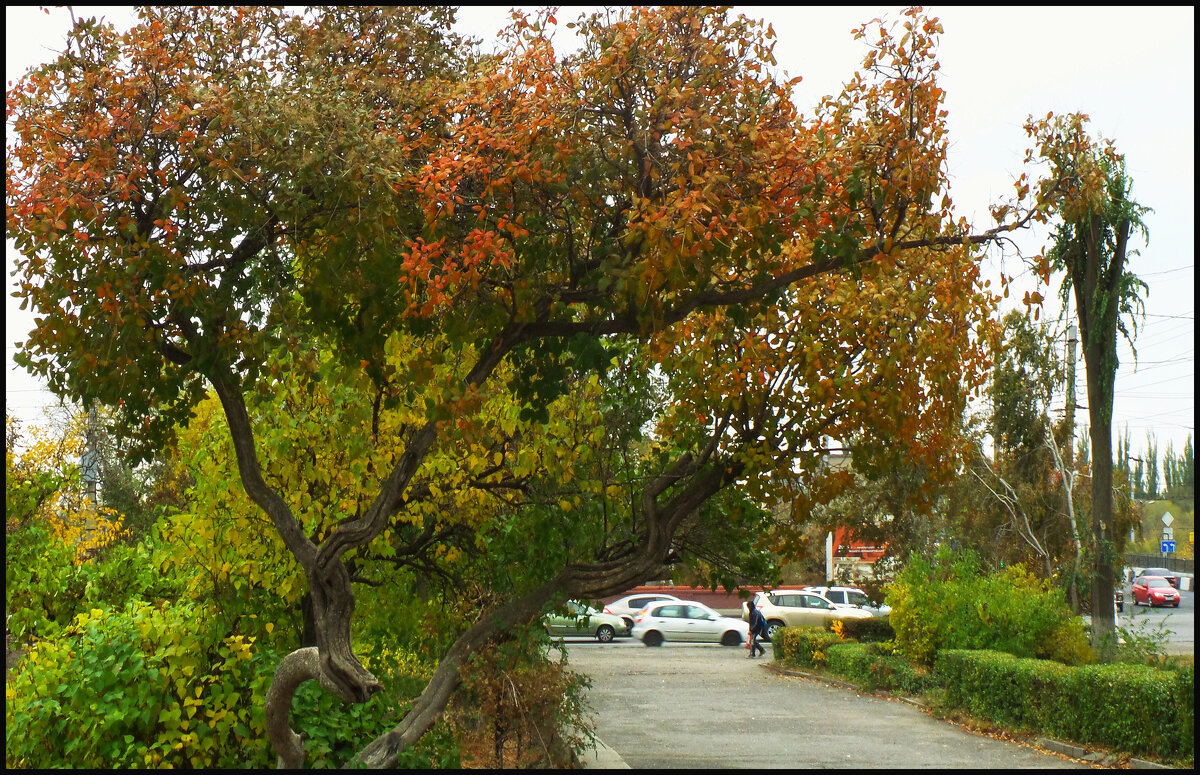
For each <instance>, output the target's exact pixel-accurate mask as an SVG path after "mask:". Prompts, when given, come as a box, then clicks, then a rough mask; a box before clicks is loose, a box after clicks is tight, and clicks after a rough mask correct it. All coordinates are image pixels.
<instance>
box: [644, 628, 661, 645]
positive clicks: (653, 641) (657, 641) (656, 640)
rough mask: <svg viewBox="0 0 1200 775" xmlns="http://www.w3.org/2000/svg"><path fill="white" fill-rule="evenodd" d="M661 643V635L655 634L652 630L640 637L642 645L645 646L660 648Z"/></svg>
mask: <svg viewBox="0 0 1200 775" xmlns="http://www.w3.org/2000/svg"><path fill="white" fill-rule="evenodd" d="M662 642H663V636H662V633H659V632H655V631H654V630H651V631H650V632H648V633H646V634H645V635H643V636H642V643H645V644H646V645H647V646H661V645H662Z"/></svg>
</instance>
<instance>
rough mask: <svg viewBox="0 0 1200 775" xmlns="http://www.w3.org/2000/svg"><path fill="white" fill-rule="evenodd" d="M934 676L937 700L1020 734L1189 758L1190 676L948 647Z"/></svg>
mask: <svg viewBox="0 0 1200 775" xmlns="http://www.w3.org/2000/svg"><path fill="white" fill-rule="evenodd" d="M934 675H935V679H936V680H937V681H938V682H939V684H941V685H942V686H943V687H944V689H945V693H944V702H945V703H946V704H947V706H949V707H955V708H962V709H965V710H967V711H968V712H970V713H971V714H973V715H976V716H980V717H982V718H986V719H989V720H991V721H993V722H995V723H997V724H1000V725H1003V726H1005V727H1008V728H1011V729H1016V730H1019V731H1032V732H1036V733H1038V734H1044V735H1049V736H1052V737H1058V738H1062V739H1067V740H1074V741H1076V742H1078V743H1084V744H1087V743H1099V744H1102V745H1107V746H1111V747H1114V748H1117V749H1119V750H1122V751H1128V752H1131V753H1135V754H1152V755H1159V756H1165V757H1176V756H1190V755H1194V753H1195V740H1194V732H1195V672H1194V670H1192V669H1185V670H1179V671H1172V670H1159V669H1155V668H1152V667H1147V666H1145V665H1124V664H1117V665H1082V666H1074V667H1072V666H1067V665H1062V664H1059V663H1057V662H1051V661H1048V660H1039V659H1021V658H1017V657H1014V656H1012V655H1011V654H1004V653H1000V652H996V651H970V650H963V649H950V650H946V651H943V652H941V653H940V654H939V655H938V660H937V664H936V666H935V668H934Z"/></svg>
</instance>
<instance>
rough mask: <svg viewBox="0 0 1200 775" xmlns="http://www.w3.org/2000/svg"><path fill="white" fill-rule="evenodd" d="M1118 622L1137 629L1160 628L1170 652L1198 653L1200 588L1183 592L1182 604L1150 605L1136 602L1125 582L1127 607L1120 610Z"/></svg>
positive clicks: (1121, 625)
mask: <svg viewBox="0 0 1200 775" xmlns="http://www.w3.org/2000/svg"><path fill="white" fill-rule="evenodd" d="M1117 625H1118V626H1120V627H1127V628H1131V629H1132V630H1133V631H1134V632H1141V633H1145V632H1156V631H1158V630H1159V629H1160V628H1161V630H1162V633H1163V636H1164V637H1165V638H1166V651H1167V653H1168V654H1195V653H1196V591H1195V590H1193V589H1185V590H1182V591H1181V592H1180V593H1179V607H1178V608H1174V607H1171V608H1167V607H1159V608H1150V607H1148V606H1144V605H1139V606H1135V605H1134V604H1133V591H1132V587H1130V585H1128V584H1126V585H1125V611H1124V612H1123V613H1120V614H1117Z"/></svg>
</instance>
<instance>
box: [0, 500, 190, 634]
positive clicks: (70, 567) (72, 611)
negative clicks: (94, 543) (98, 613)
mask: <svg viewBox="0 0 1200 775" xmlns="http://www.w3.org/2000/svg"><path fill="white" fill-rule="evenodd" d="M157 546H158V539H157V538H153V537H151V538H148V539H147V541H146V542H143V543H138V544H136V545H132V546H130V545H125V544H114V545H112V546H110V547H108V548H106V549H105V550H104V553H103V556H102V557H101V558H99V559H95V560H88V561H86V562H83V563H79V564H76V563H75V561H74V560H75V548H74V547H72V546H69V545H68V544H67V543H65V542H63V541H61V540H60V539H59V538H57V537H56V536H54V535H53V534H52V533H51V532H50V531H49V530H48V529H47V528H46V526H45V525H43V524H41V523H39V522H34V523H31V524H29V525H28V526H26V527H25V528H23V529H22V530H21V532H20V533H19V534H18V535H16V536H12V537H10V539H9V540H8V541H7V542H6V545H5V568H4V575H5V588H4V602H5V609H6V610H7V611H8V613H9V614H11V615H12V618H11V619H10V620H9V622H8V629H9V631H10V632H11V633H12V635H13V637H14V638H17V639H18V640H19V641H23V640H25V639H27V638H31V637H34V636H37V637H53V636H54V635H55V633H57V632H58V630H59V628H61V627H63V626H65V625H67V624H69V623H70V622H71V621H72V620H74V619H75V617H76V616H78V615H79V614H81V613H84V612H85V611H88V610H90V609H92V608H95V607H102V608H123V607H124V606H125V605H126V604H127V603H128V602H130V601H131V600H134V599H136V598H143V599H146V600H155V599H162V598H171V597H175V596H176V595H177V594H178V588H179V584H178V583H177V582H176V581H175V580H174V578H173V577H171V576H170V575H166V574H164V573H163V572H162V570H161V568H160V566H159V561H158V558H157Z"/></svg>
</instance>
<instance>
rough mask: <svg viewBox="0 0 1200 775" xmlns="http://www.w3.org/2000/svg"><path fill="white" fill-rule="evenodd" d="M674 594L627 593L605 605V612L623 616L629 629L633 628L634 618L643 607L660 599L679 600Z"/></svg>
mask: <svg viewBox="0 0 1200 775" xmlns="http://www.w3.org/2000/svg"><path fill="white" fill-rule="evenodd" d="M678 599H679V598H677V597H675V596H674V595H668V594H666V593H664V592H639V593H636V594H633V595H626V596H625V597H623V598H621V599H620V600H614V601H612V602H611V603H609V604H608V605H606V606H604V613H606V614H614V615H616V616H619V617H621V618H622V619H623V620H624V621H625V624H626V626H627V628H628V629H630V630H632V629H633V619H634V617H635V616H637V615H638V614H639V613H640V612H641V610H642V609H643V608H645V607H646V606H648V605H650V604H651V603H657V602H659V601H660V600H678Z"/></svg>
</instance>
